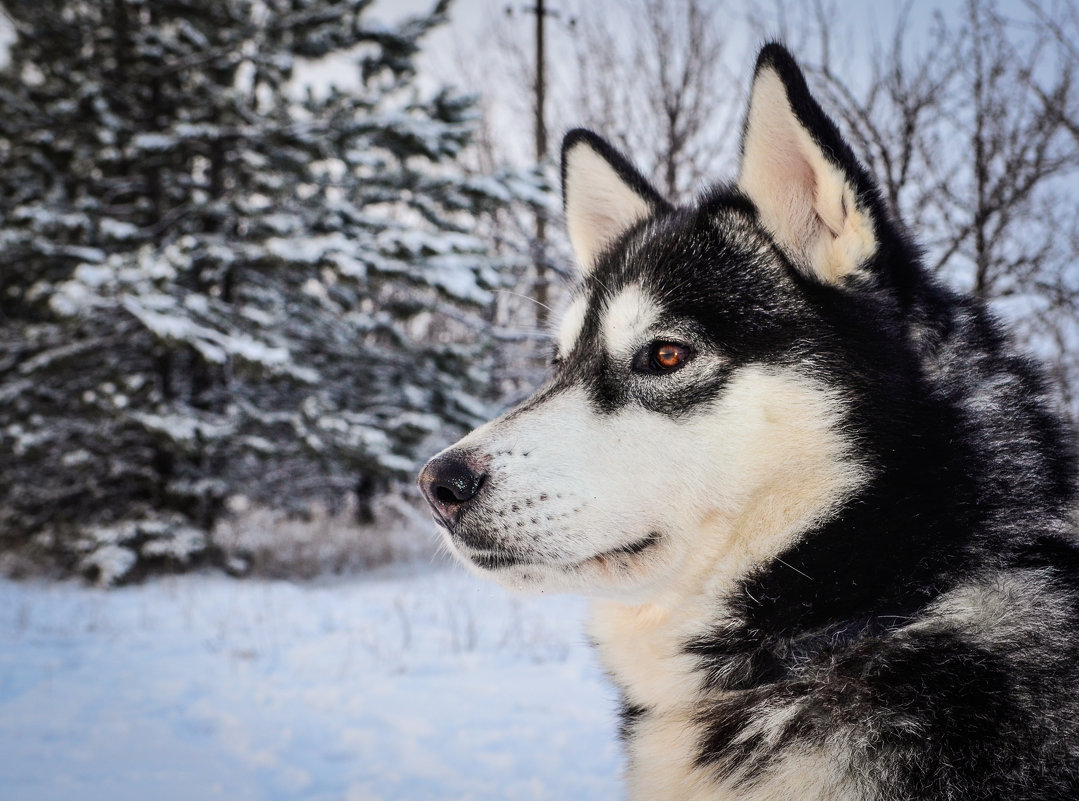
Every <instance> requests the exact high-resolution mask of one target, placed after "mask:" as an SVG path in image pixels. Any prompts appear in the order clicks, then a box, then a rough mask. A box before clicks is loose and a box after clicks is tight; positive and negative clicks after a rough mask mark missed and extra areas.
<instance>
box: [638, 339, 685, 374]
mask: <svg viewBox="0 0 1079 801" xmlns="http://www.w3.org/2000/svg"><path fill="white" fill-rule="evenodd" d="M692 355H693V354H692V351H691V350H690V349H689V347H687V346H686V345H679V344H678V343H677V342H653V343H652V344H651V345H646V346H645V347H643V348H641V349H640V350H639V351H638V352H637V355H636V356H634V357H633V369H634V370H636V371H637V372H638V373H671V372H674V371H675V370H677V369H679V368H680V367H682V366H683V365H684V364H685V363H686V362H687V361H689V359H690V357H691V356H692Z"/></svg>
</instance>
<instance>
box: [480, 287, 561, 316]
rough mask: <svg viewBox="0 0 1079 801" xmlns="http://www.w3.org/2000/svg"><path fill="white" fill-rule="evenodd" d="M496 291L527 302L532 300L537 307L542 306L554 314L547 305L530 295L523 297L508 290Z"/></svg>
mask: <svg viewBox="0 0 1079 801" xmlns="http://www.w3.org/2000/svg"><path fill="white" fill-rule="evenodd" d="M494 291H495V292H501V293H502V294H504V295H515V296H516V297H519V298H524V299H525V300H530V301H532V302H533V303H535V304H536V305H537V306H542V307H543V308H545V309H546V310H547V311H549V312H550V313H551V314H554V309H552V308H551V307H550V306H548V305H547V304H546V303H540V302H539V301H538V300H536V299H535V298H530V297H529V296H528V295H522V294H521V293H520V292H512V291H510V290H508V289H496V290H494Z"/></svg>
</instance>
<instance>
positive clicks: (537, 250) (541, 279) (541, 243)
mask: <svg viewBox="0 0 1079 801" xmlns="http://www.w3.org/2000/svg"><path fill="white" fill-rule="evenodd" d="M546 6H547V4H546V2H545V0H535V5H532V6H524V7H523V8H522V9H521V10H522V11H523V12H524V13H526V14H535V15H536V80H535V83H534V84H533V89H534V91H535V97H534V105H533V112H534V114H535V139H536V142H535V144H536V163H537V164H539V165H542V164H543V162H544V161H546V160H547V119H546V107H547V44H546V43H547V38H546V27H547V17H555V18H558V17H559V16H560V14H559V13H558V12H557V11H553V10H551V9H549V8H547V7H546ZM513 13H514V11H513V7H512V6H507V7H506V14H508V15H510V16H512V15H513ZM566 24H567V25H568V26H569V27H570V28H574V27H576V25H577V20H576V18H574V17H570V18H568V19H567V20H566ZM532 262H533V264H534V265H535V269H536V284H535V287H534V289H533V294H534V296H535V300H536V303H537V306H536V322H537V323H538V324H539V325H540V326H541V327H542V326H545V325H546V324H547V314H548V311H549V309H548V307H549V306H550V303H549V300H550V297H551V292H550V278H549V276H550V269H549V266H548V263H547V218H546V217H545V216H544V212H543V211H542V210H537V211H536V228H535V237H534V238H533V241H532Z"/></svg>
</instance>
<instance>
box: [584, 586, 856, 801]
mask: <svg viewBox="0 0 1079 801" xmlns="http://www.w3.org/2000/svg"><path fill="white" fill-rule="evenodd" d="M709 612H712V613H713V614H714V612H715V609H714V607H711V606H710V605H708V606H706V602H705V601H704V600H703V599H701V600H697V601H692V602H689V603H688V604H685V605H680V606H679V607H678V611H677V612H675V611H672V608H667V607H664V606H660V605H658V604H644V605H641V606H630V605H624V604H620V603H616V602H609V601H597V602H594V603H593V605H592V610H591V619H590V635H591V637H592V639H593V641H594V642H595V644H596V647H597V648H598V651H599V654H600V658H601V661H602V663H603V666H604V667H605V668H606V670H607V671H608V672H609V673H610V675H611V678H612V679H613V680H614V682H615V684H616V685H617V686H618V687H619V688H620V689H621V691H622V696H623V704H624V708H623V721H622V736H623V738H624V740H625V748H626V757H627V765H626V771H627V786H628V787H629V788H630V796H629V800H630V801H645V800H646V799H647V800H648V801H767V800H769V799H789V798H798V799H800V800H801V801H817V800H818V799H819V800H820V801H825V799H829V800H830V801H848V800H849V801H854V799H859V798H861V797H862V795H861V794H860V793H859V792H857V791H856V789H855V788H854V787H852V786H850V784H849V782H848V781H847V780H846V779H845V778H844V774H843V773H842V771H841V770H840V769H839V765H840V764H841V763H843V762H844V761H845V760H844V759H843V754H842V753H841V750H842V749H841V747H840V746H839V745H838V744H836V745H834V746H828V747H823V748H815V749H810V750H792V751H791V752H790V753H789V754H788V755H787V756H786V757H784V758H783V759H781V760H779V761H777V762H775V763H773V764H770V765H769V767H768V769H767V770H765V771H763V772H761V773H759V774H754V775H753V776H748V775H746V774H745V773H744V772H743V771H742V770H740V769H739V766H738V765H737V764H730V763H728V764H724V763H723V762H722V761H719V762H717V761H714V760H712V761H705V760H702V759H701V758H700V755H701V752H702V748H703V747H704V742H705V740H706V738H707V728H706V727H707V721H706V720H703V719H702V718H701V710H702V709H707V708H708V707H709V706H710V705H711V703H713V702H715V701H717V700H721V698H722V695H723V693H729V692H731V691H721V690H709V689H708V688H707V686H706V678H707V677H706V674H705V672H704V671H703V670H702V669H701V666H700V662H699V661H698V659H697V658H696V657H695V656H694V655H693V654H691V653H689V652H687V648H686V644H687V643H688V642H690V641H692V640H693V639H694V638H695V637H698V636H700V635H701V634H702V633H704V631H705V630H706V629H707V626H708V622H709V620H710V616H709V614H708V613H709ZM793 711H795V710H794V709H793V707H791V706H790V705H787V704H776V705H769V704H767V703H763V704H761V705H760V708H759V715H757V716H756V717H755V718H754V720H753V722H752V723H751V724H750V725H748V726H747V727H746V732H745V735H746V738H747V739H748V738H757V737H759V736H761V735H762V734H763V735H764V737H765V738H768V736H769V734H770V733H771V732H775V733H778V732H779V731H780V729H781V728H782V726H783V724H784V722H785V721H786V720H787V718H788V716H789V715H790V714H792V712H793Z"/></svg>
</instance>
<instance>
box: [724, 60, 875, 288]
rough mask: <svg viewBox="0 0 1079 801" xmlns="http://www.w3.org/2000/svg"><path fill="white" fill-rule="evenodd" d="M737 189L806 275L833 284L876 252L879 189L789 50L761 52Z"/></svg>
mask: <svg viewBox="0 0 1079 801" xmlns="http://www.w3.org/2000/svg"><path fill="white" fill-rule="evenodd" d="M738 186H739V188H740V189H741V190H742V192H744V193H745V194H746V195H747V196H748V197H749V199H750V200H752V201H753V203H754V205H755V206H756V207H757V211H758V213H759V214H760V220H761V222H762V223H763V224H764V226H765V228H767V229H768V230H769V232H770V233H771V234H772V236H773V237H774V238H775V239H776V241H777V242H778V244H779V246H780V247H781V248H782V249H783V251H784V252H785V253H786V254H787V256H788V258H790V259H791V261H792V262H793V263H794V264H795V265H796V266H797V267H798V268H799V269H801V270H802V271H803V272H805V273H807V274H809V275H812V276H815V277H817V278H818V279H819V280H822V281H825V282H829V283H839V282H841V281H842V280H843V279H844V278H845V277H846V276H848V275H850V274H852V273H855V272H856V271H857V270H858V269H859V267H862V266H863V265H864V264H865V263H866V262H867V261H868V260H869V259H870V258H872V256H873V255H874V253H876V250H877V226H878V222H879V220H877V212H876V210H877V209H878V208H879V204H878V203H877V202H876V200H875V193H876V188H875V185H874V184H873V182H872V180H871V179H870V178H869V176H868V175H867V174H866V172H865V170H864V169H863V168H862V167H861V165H860V164H859V163H858V161H857V159H856V158H855V157H854V154H853V153H852V152H851V149H850V147H849V146H848V145H847V143H846V142H845V141H844V140H843V138H842V137H841V136H840V135H839V131H838V130H837V129H836V126H835V124H834V123H833V122H832V121H831V120H830V119H828V117H827V115H825V113H824V111H823V110H822V109H821V107H820V106H819V105H818V104H817V101H816V100H814V99H813V97H812V96H811V95H810V93H809V88H808V87H807V86H806V81H805V77H804V76H803V75H802V71H801V70H800V69H799V68H798V65H797V64H796V63H795V61H794V58H793V57H792V56H791V54H790V53H788V52H787V50H786V49H785V48H783V47H782V46H780V45H777V44H769V45H766V46H765V47H764V49H763V50H761V53H760V55H759V56H758V57H757V67H756V70H755V72H754V77H753V89H752V93H751V96H750V100H749V112H748V113H747V115H746V123H745V130H744V132H743V135H742V164H741V169H740V171H739V175H738Z"/></svg>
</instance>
